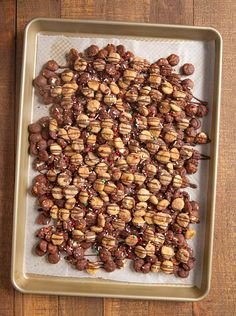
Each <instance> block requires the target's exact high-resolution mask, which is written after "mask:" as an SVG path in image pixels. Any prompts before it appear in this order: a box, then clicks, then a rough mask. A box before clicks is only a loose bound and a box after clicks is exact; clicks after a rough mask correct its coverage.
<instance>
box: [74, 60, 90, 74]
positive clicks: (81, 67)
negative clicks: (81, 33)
mask: <svg viewBox="0 0 236 316" xmlns="http://www.w3.org/2000/svg"><path fill="white" fill-rule="evenodd" d="M86 68H87V62H86V60H85V59H83V58H81V57H79V58H78V59H76V61H75V63H74V69H75V70H77V71H85V69H86Z"/></svg>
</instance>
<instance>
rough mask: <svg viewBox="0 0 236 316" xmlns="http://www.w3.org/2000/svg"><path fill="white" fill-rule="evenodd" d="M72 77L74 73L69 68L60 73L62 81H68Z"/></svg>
mask: <svg viewBox="0 0 236 316" xmlns="http://www.w3.org/2000/svg"><path fill="white" fill-rule="evenodd" d="M73 78H74V74H73V72H72V71H71V70H65V71H63V72H62V73H61V79H62V81H64V82H70V81H71V80H72V79H73Z"/></svg>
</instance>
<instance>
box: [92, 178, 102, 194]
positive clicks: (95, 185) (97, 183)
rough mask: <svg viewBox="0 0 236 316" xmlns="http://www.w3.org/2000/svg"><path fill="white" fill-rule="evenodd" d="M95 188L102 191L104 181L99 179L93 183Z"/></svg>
mask: <svg viewBox="0 0 236 316" xmlns="http://www.w3.org/2000/svg"><path fill="white" fill-rule="evenodd" d="M93 188H94V190H95V191H97V192H101V191H103V190H104V181H103V180H102V179H97V180H95V181H94V183H93Z"/></svg>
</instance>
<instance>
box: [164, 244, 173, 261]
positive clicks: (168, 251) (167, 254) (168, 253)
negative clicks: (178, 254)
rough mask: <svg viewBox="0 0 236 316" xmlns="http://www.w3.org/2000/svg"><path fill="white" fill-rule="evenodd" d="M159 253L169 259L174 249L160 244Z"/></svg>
mask: <svg viewBox="0 0 236 316" xmlns="http://www.w3.org/2000/svg"><path fill="white" fill-rule="evenodd" d="M161 254H162V256H163V258H164V259H171V258H172V257H173V256H174V255H175V252H174V249H173V248H172V247H170V246H162V247H161Z"/></svg>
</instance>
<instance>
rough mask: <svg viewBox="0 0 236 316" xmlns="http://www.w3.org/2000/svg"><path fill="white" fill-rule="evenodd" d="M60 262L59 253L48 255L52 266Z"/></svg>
mask: <svg viewBox="0 0 236 316" xmlns="http://www.w3.org/2000/svg"><path fill="white" fill-rule="evenodd" d="M59 261H60V255H59V253H54V254H52V253H49V254H48V262H49V263H51V264H56V263H58V262H59Z"/></svg>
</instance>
